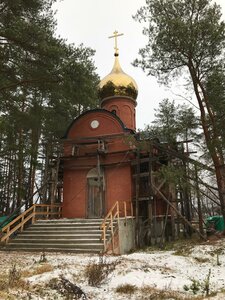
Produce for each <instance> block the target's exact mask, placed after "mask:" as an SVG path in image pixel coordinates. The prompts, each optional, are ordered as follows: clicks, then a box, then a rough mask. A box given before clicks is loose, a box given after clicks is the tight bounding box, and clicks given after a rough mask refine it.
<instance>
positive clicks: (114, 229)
mask: <svg viewBox="0 0 225 300" xmlns="http://www.w3.org/2000/svg"><path fill="white" fill-rule="evenodd" d="M127 202H128V201H127ZM127 202H126V201H122V202H119V201H116V203H115V204H114V205H113V207H112V208H111V209H110V210H109V212H108V214H107V215H106V217H105V218H104V220H103V222H102V224H101V226H100V229H101V230H102V235H101V239H102V240H103V243H104V252H106V251H107V248H108V246H109V245H108V239H107V232H108V231H109V230H110V235H111V236H110V240H111V246H112V252H113V253H114V250H115V236H116V234H117V233H118V224H119V219H120V213H122V212H123V215H124V218H125V223H127V217H128V212H127ZM128 203H129V204H130V216H131V217H133V206H132V203H131V202H130V201H129V202H128ZM121 206H123V207H122V210H121V211H120V207H121ZM115 221H117V222H116V224H115ZM115 225H116V226H115Z"/></svg>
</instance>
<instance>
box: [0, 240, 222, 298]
mask: <svg viewBox="0 0 225 300" xmlns="http://www.w3.org/2000/svg"><path fill="white" fill-rule="evenodd" d="M45 258H46V259H47V261H45V262H44V259H43V257H41V253H24V252H23V253H16V252H0V270H1V271H0V299H35V300H37V299H38V300H42V299H43V300H44V299H46V300H47V299H48V300H51V299H52V300H53V299H85V298H82V297H81V298H79V297H78V298H76V297H74V298H73V297H71V295H70V298H69V296H68V295H67V296H65V294H63V293H61V292H60V289H62V288H60V283H59V282H60V280H61V278H62V277H63V278H65V279H68V280H69V281H70V282H71V283H74V284H75V285H76V286H77V287H79V288H80V289H81V290H82V291H83V292H84V293H85V294H86V296H87V299H90V300H93V299H96V300H114V299H116V300H120V299H121V300H122V299H140V300H141V299H179V300H180V299H195V298H196V297H197V298H196V299H204V297H203V296H202V294H205V292H206V288H207V287H208V283H209V293H210V294H211V296H210V298H209V299H217V300H220V299H221V300H222V299H225V240H224V239H221V240H219V241H217V242H214V243H213V244H212V243H205V244H200V245H195V246H191V247H190V246H188V247H187V246H186V245H185V246H184V245H182V244H181V246H180V249H179V248H178V249H176V250H173V251H156V250H154V251H153V250H151V251H150V250H149V251H147V252H135V253H132V254H128V255H122V256H106V257H105V258H104V259H103V262H105V263H106V264H112V265H113V266H114V267H113V268H112V271H111V272H109V275H108V276H107V280H106V282H103V283H101V284H100V285H99V286H98V287H93V286H91V285H90V284H88V279H87V275H85V269H86V266H87V265H89V266H90V265H93V264H95V263H96V264H98V263H99V257H98V256H97V255H84V254H72V253H70V254H65V253H45ZM13 266H14V271H12V270H13ZM13 272H14V273H13ZM16 272H17V273H18V274H19V276H18V277H20V280H22V282H23V283H20V284H18V282H17V281H16V280H17V279H18V278H16V274H17V273H16ZM9 274H11V275H10V276H11V277H12V278H11V277H10V276H9ZM13 276H14V277H15V278H14V277H13ZM4 280H5V281H4ZM8 280H11V284H9V283H8ZM207 280H208V281H207ZM4 282H6V283H4ZM193 283H194V285H193ZM7 284H8V285H7ZM121 285H130V286H133V290H129V289H127V290H125V291H124V293H122V292H117V291H116V289H117V288H118V286H121ZM185 286H186V288H185ZM128 287H129V286H128ZM195 287H197V290H196V293H197V294H196V295H195V294H194V293H193V292H194V291H195ZM162 291H163V292H162ZM160 293H162V294H160ZM163 293H164V294H163ZM165 293H168V295H167V296H165ZM173 293H174V294H173ZM160 295H161V296H160ZM81 296H82V295H81ZM10 297H11V298H10ZM83 297H84V296H83ZM207 299H208V298H207Z"/></svg>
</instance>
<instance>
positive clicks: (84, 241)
mask: <svg viewBox="0 0 225 300" xmlns="http://www.w3.org/2000/svg"><path fill="white" fill-rule="evenodd" d="M40 242H41V243H42V244H43V245H47V244H48V243H51V244H67V245H70V244H81V243H82V244H90V243H92V244H102V241H101V240H100V239H99V238H98V239H93V238H90V239H65V238H61V239H60V238H48V239H42V240H40V239H37V238H36V236H35V237H32V238H29V239H25V238H20V237H18V238H16V239H14V240H11V242H10V245H13V244H19V243H26V244H31V243H32V244H40Z"/></svg>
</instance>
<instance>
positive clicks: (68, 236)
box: [16, 231, 109, 240]
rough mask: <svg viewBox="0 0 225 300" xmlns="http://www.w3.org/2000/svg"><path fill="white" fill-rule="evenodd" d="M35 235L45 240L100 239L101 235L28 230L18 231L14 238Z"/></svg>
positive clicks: (36, 237)
mask: <svg viewBox="0 0 225 300" xmlns="http://www.w3.org/2000/svg"><path fill="white" fill-rule="evenodd" d="M107 236H109V234H107ZM33 237H35V239H40V240H45V239H62V238H64V239H67V240H68V239H81V240H83V239H84V240H85V239H100V237H101V234H88V233H84V234H74V233H71V234H68V233H65V232H62V233H60V234H54V233H49V234H45V235H44V232H43V234H40V233H35V235H34V234H30V233H28V232H25V231H24V232H23V233H20V234H18V235H17V236H16V239H21V238H22V239H31V238H33Z"/></svg>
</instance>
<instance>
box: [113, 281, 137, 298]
mask: <svg viewBox="0 0 225 300" xmlns="http://www.w3.org/2000/svg"><path fill="white" fill-rule="evenodd" d="M136 291H137V287H136V286H135V285H133V284H129V283H127V284H122V285H119V286H118V287H117V288H116V292H117V293H120V294H130V295H131V294H134V293H135V292H136Z"/></svg>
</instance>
